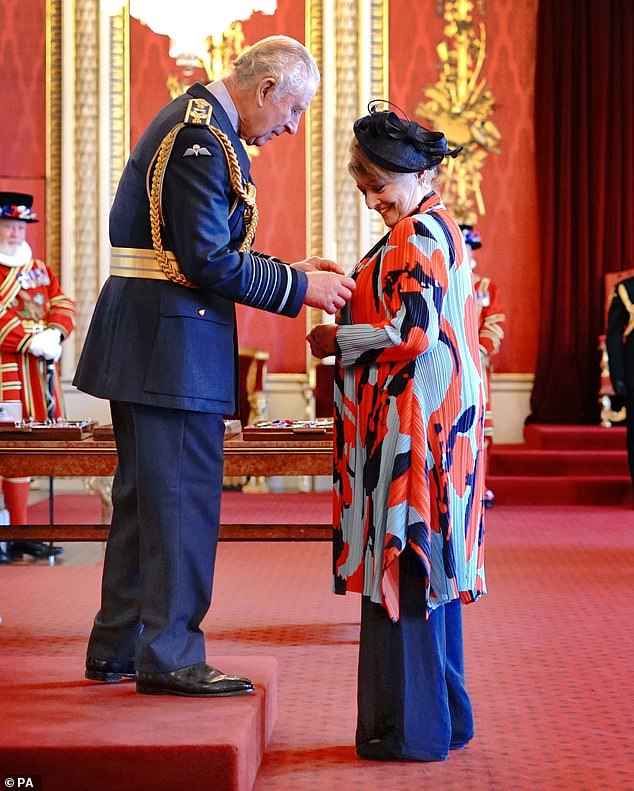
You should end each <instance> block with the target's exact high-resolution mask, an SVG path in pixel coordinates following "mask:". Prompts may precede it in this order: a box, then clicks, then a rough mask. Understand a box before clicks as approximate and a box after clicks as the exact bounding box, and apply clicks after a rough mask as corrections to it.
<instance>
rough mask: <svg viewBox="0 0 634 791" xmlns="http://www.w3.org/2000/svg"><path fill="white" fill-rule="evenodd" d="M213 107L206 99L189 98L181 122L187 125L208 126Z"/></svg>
mask: <svg viewBox="0 0 634 791" xmlns="http://www.w3.org/2000/svg"><path fill="white" fill-rule="evenodd" d="M213 109H214V108H213V107H212V106H211V104H210V103H209V102H208V101H207V100H206V99H190V100H189V102H188V103H187V109H186V110H185V117H184V118H183V123H185V124H187V125H188V126H209V124H211V116H212V114H213Z"/></svg>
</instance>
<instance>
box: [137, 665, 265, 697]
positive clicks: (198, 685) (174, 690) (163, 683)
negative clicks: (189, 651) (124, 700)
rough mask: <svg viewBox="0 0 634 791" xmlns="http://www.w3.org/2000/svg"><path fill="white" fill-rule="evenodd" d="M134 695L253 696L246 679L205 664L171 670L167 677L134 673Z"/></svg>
mask: <svg viewBox="0 0 634 791" xmlns="http://www.w3.org/2000/svg"><path fill="white" fill-rule="evenodd" d="M136 691H137V692H140V693H142V694H143V695H184V696H185V697H190V698H216V697H223V696H224V697H226V696H228V695H248V694H250V693H252V692H254V689H253V682H252V681H249V679H248V678H240V677H239V676H227V675H225V674H224V673H222V672H220V670H216V668H213V667H210V665H208V664H206V663H205V662H198V663H197V664H195V665H189V667H182V668H180V669H179V670H173V671H172V672H171V673H141V672H139V673H137V674H136Z"/></svg>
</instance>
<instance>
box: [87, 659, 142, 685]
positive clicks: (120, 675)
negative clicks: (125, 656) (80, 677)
mask: <svg viewBox="0 0 634 791" xmlns="http://www.w3.org/2000/svg"><path fill="white" fill-rule="evenodd" d="M135 676H136V673H135V672H134V662H133V661H130V662H109V661H108V660H106V659H96V658H95V657H94V656H89V657H86V678H89V679H90V680H91V681H102V682H104V683H105V684H114V683H115V682H117V681H123V679H132V678H135Z"/></svg>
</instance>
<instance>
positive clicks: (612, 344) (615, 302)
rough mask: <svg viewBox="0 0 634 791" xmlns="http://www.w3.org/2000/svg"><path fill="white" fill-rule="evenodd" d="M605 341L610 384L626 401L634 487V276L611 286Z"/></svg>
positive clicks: (629, 457) (633, 483)
mask: <svg viewBox="0 0 634 791" xmlns="http://www.w3.org/2000/svg"><path fill="white" fill-rule="evenodd" d="M605 345H606V348H607V352H608V365H609V368H610V380H611V381H612V387H613V388H614V392H615V393H616V395H618V396H620V397H621V398H622V399H623V400H624V402H625V424H626V436H627V459H628V463H629V467H630V476H631V478H632V489H633V490H634V277H628V278H627V279H626V280H621V282H620V283H617V284H616V286H615V287H614V292H613V294H612V299H611V301H610V307H609V309H608V326H607V330H606V335H605Z"/></svg>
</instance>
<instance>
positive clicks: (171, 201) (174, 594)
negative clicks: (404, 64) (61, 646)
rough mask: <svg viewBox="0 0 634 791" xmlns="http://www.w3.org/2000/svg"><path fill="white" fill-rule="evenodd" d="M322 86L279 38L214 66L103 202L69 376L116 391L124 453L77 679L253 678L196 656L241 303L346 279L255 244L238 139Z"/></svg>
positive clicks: (314, 292) (311, 295)
mask: <svg viewBox="0 0 634 791" xmlns="http://www.w3.org/2000/svg"><path fill="white" fill-rule="evenodd" d="M318 84H319V72H318V69H317V67H316V64H315V62H314V60H313V58H312V56H311V55H310V53H309V52H308V51H307V50H306V49H305V47H303V46H302V45H301V44H300V43H299V42H297V41H295V40H293V39H290V38H287V37H285V36H273V37H270V38H267V39H263V40H262V41H259V42H257V43H256V44H254V45H253V46H252V47H251V48H250V49H249V50H248V51H246V52H245V53H243V54H242V55H241V56H240V57H239V58H238V59H237V60H236V61H235V62H234V64H233V67H232V70H231V72H230V73H229V74H228V76H227V77H225V78H224V79H222V80H219V81H217V82H213V83H211V84H210V85H207V86H206V87H205V86H203V85H200V84H195V85H193V86H192V87H191V88H190V89H189V90H188V91H187V93H185V94H184V95H183V96H181V97H179V98H177V99H175V100H174V101H173V102H171V103H170V104H168V105H167V106H166V107H164V108H163V109H162V110H161V111H160V112H159V113H158V115H157V116H156V117H155V118H154V119H153V120H152V122H151V123H150V125H149V127H148V128H147V130H146V131H145V133H144V134H143V136H142V137H141V139H140V141H139V143H138V144H137V146H136V148H135V149H134V151H133V153H132V155H131V157H130V161H129V162H128V163H127V165H126V168H125V170H124V172H123V175H122V178H121V182H120V184H119V188H118V191H117V195H116V197H115V201H114V205H113V207H112V211H111V215H110V238H111V242H112V245H113V248H114V249H113V269H112V272H111V277H110V278H109V279H108V281H107V282H106V284H105V285H104V288H103V290H102V292H101V294H100V296H99V300H98V302H97V306H96V309H95V313H94V316H93V319H92V323H91V326H90V329H89V332H88V336H87V338H86V343H85V346H84V349H83V352H82V355H81V358H80V361H79V367H78V370H77V373H76V376H75V384H76V385H77V387H78V388H79V389H80V390H84V391H86V392H88V393H91V394H93V395H95V396H99V397H101V398H108V399H110V406H111V413H112V421H113V426H114V432H115V439H116V444H117V451H118V458H119V465H118V469H117V473H116V475H115V480H114V485H113V492H112V499H113V516H112V526H111V532H110V538H109V541H108V545H107V549H106V557H105V563H104V573H103V587H102V601H101V609H100V610H99V612H98V613H97V616H96V618H95V623H94V627H93V630H92V634H91V637H90V641H89V644H88V652H87V660H86V676H87V678H90V679H93V680H96V681H105V682H111V681H119V680H121V679H122V678H126V677H130V678H132V677H136V688H137V692H140V693H145V694H176V695H187V696H204V697H210V696H218V695H236V694H244V693H249V692H252V691H253V685H252V683H251V681H249V680H248V679H245V678H240V677H235V676H230V675H226V674H225V673H222V672H221V671H219V670H217V669H215V668H213V667H210V666H209V665H207V664H206V662H205V642H204V635H203V633H202V631H201V629H200V622H201V620H202V619H203V617H204V616H205V614H206V612H207V610H208V609H209V605H210V601H211V590H212V582H213V568H214V559H215V553H216V545H217V538H218V523H219V512H220V496H221V490H222V474H223V434H224V422H223V415H225V414H233V413H235V410H236V362H235V361H236V354H237V346H236V326H235V303H236V302H240V303H243V304H245V305H250V306H252V307H255V308H260V309H263V310H267V311H270V312H274V313H279V314H282V315H286V316H295V315H297V313H298V312H299V310H300V308H301V306H302V304H304V305H310V306H313V307H318V308H322V309H324V310H326V311H327V312H329V313H334V312H335V311H336V310H337V309H339V308H341V307H342V306H343V305H344V304H345V303H346V301H347V300H348V299H349V298H350V296H351V290H352V289H353V288H354V282H353V281H352V280H350V279H349V278H347V277H345V275H344V274H343V272H342V271H341V270H340V268H339V267H338V266H337V265H336V264H335V263H334V262H332V261H328V260H324V259H319V258H310V259H307V260H305V261H300V262H296V263H293V264H287V263H284V262H282V261H280V260H279V259H277V258H271V257H269V256H267V255H263V254H260V253H255V252H253V251H252V250H251V249H250V245H251V242H252V240H253V235H254V232H255V225H256V222H257V207H256V204H255V187H254V186H253V185H252V184H251V183H250V173H249V159H248V157H247V155H246V153H245V150H244V148H243V146H242V144H241V142H240V139H241V138H242V140H244V141H246V143H248V144H251V145H256V146H262V145H264V144H265V143H267V142H268V141H269V140H271V139H272V138H273V137H276V136H278V135H281V134H283V133H285V132H287V133H288V134H295V133H296V132H297V129H298V126H299V122H300V118H301V116H302V114H303V113H304V111H305V110H306V109H307V108H308V105H309V104H310V102H311V100H312V98H313V96H314V95H315V92H316V90H317V87H318Z"/></svg>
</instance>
